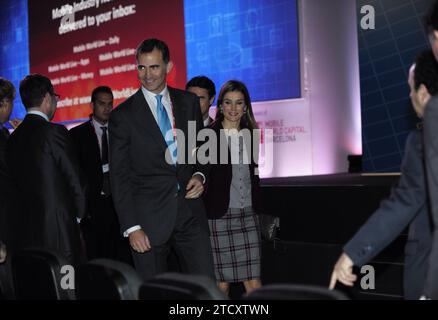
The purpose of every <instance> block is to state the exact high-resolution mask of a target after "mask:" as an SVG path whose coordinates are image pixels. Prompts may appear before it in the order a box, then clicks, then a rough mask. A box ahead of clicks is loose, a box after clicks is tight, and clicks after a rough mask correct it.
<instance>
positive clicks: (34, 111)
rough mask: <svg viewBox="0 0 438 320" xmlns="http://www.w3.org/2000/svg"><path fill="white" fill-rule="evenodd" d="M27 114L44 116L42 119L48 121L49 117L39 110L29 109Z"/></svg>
mask: <svg viewBox="0 0 438 320" xmlns="http://www.w3.org/2000/svg"><path fill="white" fill-rule="evenodd" d="M27 114H34V115H37V116H40V117H42V118H44V120H46V121H47V122H50V120H49V117H48V116H47V115H46V114H45V113H43V112H41V111H38V110H30V111H28V112H27Z"/></svg>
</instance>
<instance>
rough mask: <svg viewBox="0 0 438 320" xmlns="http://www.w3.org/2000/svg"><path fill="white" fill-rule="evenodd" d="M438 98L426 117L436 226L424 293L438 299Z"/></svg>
mask: <svg viewBox="0 0 438 320" xmlns="http://www.w3.org/2000/svg"><path fill="white" fill-rule="evenodd" d="M437 124H438V97H437V96H434V97H432V99H431V100H430V101H429V103H428V104H427V106H426V111H425V115H424V132H423V133H424V154H425V163H426V172H427V185H428V193H429V199H430V207H431V213H432V219H433V224H434V229H433V230H434V231H433V238H432V249H431V252H430V256H429V267H428V272H427V277H426V285H425V289H424V293H425V294H426V295H427V296H428V297H429V298H432V299H438V132H437Z"/></svg>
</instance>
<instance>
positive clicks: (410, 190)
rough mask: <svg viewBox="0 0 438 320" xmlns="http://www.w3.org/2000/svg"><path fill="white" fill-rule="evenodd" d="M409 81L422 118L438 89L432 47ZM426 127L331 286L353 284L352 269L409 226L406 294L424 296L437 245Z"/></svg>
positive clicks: (412, 140)
mask: <svg viewBox="0 0 438 320" xmlns="http://www.w3.org/2000/svg"><path fill="white" fill-rule="evenodd" d="M408 82H409V86H410V88H411V94H410V97H411V101H412V106H413V107H414V110H415V111H416V113H417V115H418V116H419V118H422V117H423V114H424V112H425V109H426V110H427V107H426V104H427V102H428V101H429V100H430V98H431V96H432V95H436V94H437V93H438V64H437V62H436V61H435V59H434V56H433V53H432V51H430V50H429V51H425V52H422V53H421V54H420V55H418V56H417V58H416V61H415V65H414V66H413V67H412V68H411V70H410V72H409V80H408ZM420 128H421V126H420ZM421 131H422V130H421V129H417V130H414V131H413V132H411V133H410V135H409V136H408V138H407V141H406V148H405V154H404V157H403V162H402V166H401V173H402V174H401V177H400V181H399V183H398V185H397V186H396V187H395V188H393V189H392V192H391V196H390V197H389V198H388V199H386V200H384V201H383V202H382V203H381V205H380V207H379V208H378V209H377V210H376V212H374V214H373V215H372V216H371V217H370V218H369V219H368V221H367V222H366V223H365V224H364V225H363V226H362V227H361V228H360V230H359V231H358V232H357V233H356V234H355V235H354V236H353V238H352V239H351V240H350V241H349V242H348V243H347V244H346V245H345V246H344V248H343V250H344V253H343V254H342V255H341V256H340V257H339V259H338V261H337V263H336V265H335V267H334V270H333V273H332V278H331V283H330V287H331V288H334V286H335V283H336V281H340V282H341V283H343V284H345V285H347V286H352V285H353V282H354V281H356V280H357V276H356V275H354V274H353V272H352V267H353V265H355V266H358V267H361V266H362V265H364V264H366V263H367V262H369V261H370V260H371V259H372V258H374V257H375V256H376V255H377V254H378V253H379V252H381V251H382V250H383V249H384V248H385V247H386V246H387V245H389V244H390V243H391V242H392V241H393V240H394V239H395V238H396V237H397V236H398V235H399V234H400V233H401V232H402V231H403V230H404V229H405V228H406V227H407V226H408V225H409V235H408V241H407V243H406V247H405V265H404V283H403V284H404V296H405V298H406V299H419V298H420V297H421V296H422V294H423V287H424V283H425V280H426V273H427V268H428V261H429V255H430V249H431V246H432V224H431V221H430V212H429V203H428V196H427V186H426V170H425V166H424V156H423V139H422V138H423V137H422V132H421Z"/></svg>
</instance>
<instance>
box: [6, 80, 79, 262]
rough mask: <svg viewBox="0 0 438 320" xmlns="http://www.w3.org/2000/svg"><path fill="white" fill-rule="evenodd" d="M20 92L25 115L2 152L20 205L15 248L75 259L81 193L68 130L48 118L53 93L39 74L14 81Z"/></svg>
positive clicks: (54, 101)
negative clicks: (17, 84)
mask: <svg viewBox="0 0 438 320" xmlns="http://www.w3.org/2000/svg"><path fill="white" fill-rule="evenodd" d="M20 96H21V100H22V102H23V105H24V106H25V108H26V111H27V115H26V117H25V118H24V120H23V122H22V123H21V125H20V126H19V127H18V128H17V129H16V130H15V131H14V132H13V133H12V135H11V137H10V139H9V141H8V145H7V152H6V162H7V165H8V167H9V171H10V175H11V178H12V179H13V180H14V182H15V183H16V185H17V186H18V189H19V195H20V203H21V204H22V205H23V208H22V210H20V213H19V214H17V218H16V219H17V221H15V223H16V224H15V226H16V230H14V233H15V234H16V235H17V236H16V238H17V243H16V244H17V248H22V247H42V248H46V249H49V250H51V251H55V252H57V253H58V254H60V255H61V256H63V257H64V258H65V259H67V261H68V262H69V263H70V264H73V265H75V264H78V263H80V262H81V261H82V260H83V255H82V250H81V249H82V247H81V244H80V236H79V226H78V223H77V218H82V217H84V213H85V196H84V188H83V184H82V181H81V179H80V171H79V165H78V162H77V158H76V154H75V152H74V147H73V144H72V141H71V140H70V137H69V134H68V131H67V129H66V128H65V127H64V126H62V125H58V124H54V123H51V122H50V120H51V119H52V118H53V116H54V114H55V111H56V105H57V101H58V99H59V96H58V95H57V94H56V93H55V92H54V89H53V86H52V83H51V82H50V80H49V79H48V78H46V77H44V76H42V75H39V74H32V75H28V76H26V77H25V78H24V79H23V80H22V81H21V82H20Z"/></svg>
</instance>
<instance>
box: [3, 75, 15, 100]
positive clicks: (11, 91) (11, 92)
mask: <svg viewBox="0 0 438 320" xmlns="http://www.w3.org/2000/svg"><path fill="white" fill-rule="evenodd" d="M14 98H15V87H14V85H13V84H12V82H11V81H9V80H6V79H5V78H1V77H0V100H3V99H9V100H11V101H12V100H14Z"/></svg>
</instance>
